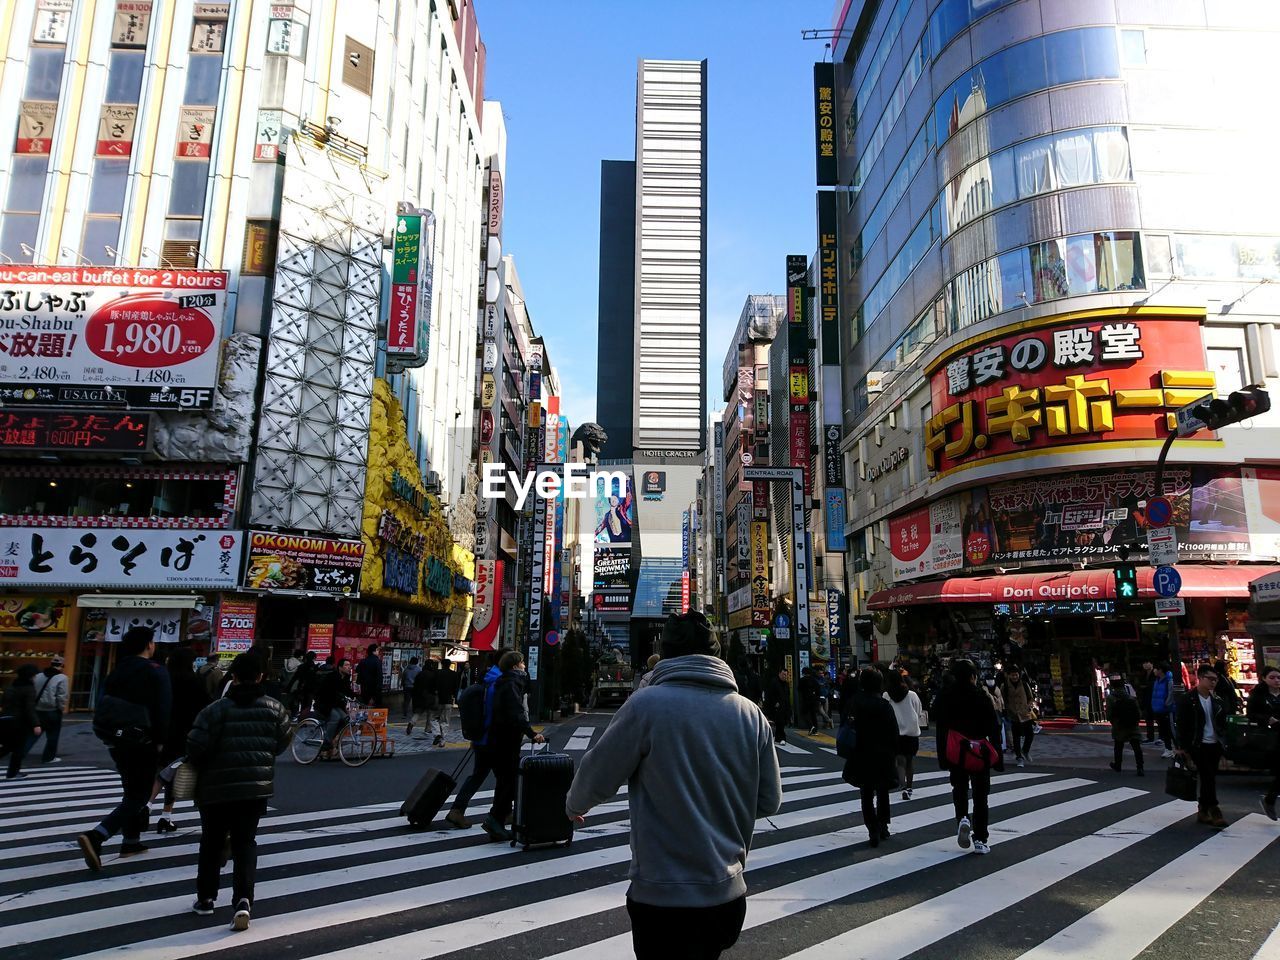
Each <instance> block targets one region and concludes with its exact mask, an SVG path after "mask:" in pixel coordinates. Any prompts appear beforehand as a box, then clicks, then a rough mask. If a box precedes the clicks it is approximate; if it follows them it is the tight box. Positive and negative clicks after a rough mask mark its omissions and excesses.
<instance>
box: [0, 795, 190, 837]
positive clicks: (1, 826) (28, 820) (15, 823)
mask: <svg viewBox="0 0 1280 960" xmlns="http://www.w3.org/2000/svg"><path fill="white" fill-rule="evenodd" d="M98 802H99V804H101V806H102V812H103V814H106V813H107V812H108V811H109V810H110V809H111V808H112V807H114V806H115V805H116V804H117V803H119V802H120V794H119V793H118V792H117V793H114V794H108V795H106V796H104V797H103V798H102V799H101V800H99V801H98ZM193 807H195V804H194V803H193V802H191V801H190V800H179V801H178V802H177V803H175V804H174V805H173V809H174V810H190V809H192V808H193ZM84 816H85V811H83V810H73V811H71V812H69V813H44V814H39V815H33V816H29V817H6V818H5V819H4V820H2V821H0V840H7V839H9V835H8V834H6V833H4V832H3V831H4V830H7V829H8V828H9V827H25V826H27V825H28V824H32V823H65V822H67V821H69V820H81V819H83V818H84ZM97 822H98V821H97V820H94V821H93V822H92V823H90V824H89V826H91V827H92V826H94V825H96V824H97Z"/></svg>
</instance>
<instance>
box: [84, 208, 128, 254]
mask: <svg viewBox="0 0 1280 960" xmlns="http://www.w3.org/2000/svg"><path fill="white" fill-rule="evenodd" d="M119 242H120V218H119V217H90V218H88V219H87V220H85V222H84V236H83V238H82V240H81V242H80V256H81V257H83V258H84V259H85V260H88V261H89V262H90V263H115V261H116V252H117V251H116V248H117V245H118V244H119Z"/></svg>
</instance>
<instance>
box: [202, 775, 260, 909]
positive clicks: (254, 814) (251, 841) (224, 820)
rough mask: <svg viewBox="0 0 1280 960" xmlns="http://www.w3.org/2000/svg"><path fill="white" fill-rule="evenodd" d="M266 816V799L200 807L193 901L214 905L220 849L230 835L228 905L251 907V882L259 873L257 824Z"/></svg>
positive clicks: (207, 804) (220, 855)
mask: <svg viewBox="0 0 1280 960" xmlns="http://www.w3.org/2000/svg"><path fill="white" fill-rule="evenodd" d="M266 812H267V800H266V798H265V797H263V798H261V799H257V800H232V801H229V802H227V803H206V804H203V805H201V807H200V865H199V866H198V867H197V868H196V898H197V899H199V900H210V901H217V899H218V875H219V874H220V873H221V872H222V849H223V845H224V844H225V843H226V842H227V835H228V834H230V835H231V859H232V861H233V862H234V866H233V867H232V871H231V902H232V903H233V904H234V903H239V902H240V901H241V900H248V901H249V903H250V904H252V903H253V878H254V875H255V874H256V873H257V871H258V841H257V835H258V821H259V820H260V819H261V818H262V815H263V814H264V813H266Z"/></svg>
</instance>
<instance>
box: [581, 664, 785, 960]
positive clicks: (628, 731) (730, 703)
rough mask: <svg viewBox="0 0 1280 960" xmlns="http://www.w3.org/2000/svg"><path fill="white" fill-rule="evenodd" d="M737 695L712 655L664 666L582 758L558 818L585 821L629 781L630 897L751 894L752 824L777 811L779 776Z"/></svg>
mask: <svg viewBox="0 0 1280 960" xmlns="http://www.w3.org/2000/svg"><path fill="white" fill-rule="evenodd" d="M736 690H737V684H735V683H734V679H733V674H732V672H731V671H730V670H729V667H728V666H727V665H726V664H725V663H724V661H723V660H720V659H719V658H717V657H711V656H702V655H693V656H685V657H672V658H669V659H666V660H663V661H662V662H660V663H659V664H658V665H657V666H656V667H655V668H654V669H653V680H652V682H651V683H650V684H649V686H648V687H646V688H645V689H644V690H639V691H637V692H636V693H635V694H634V695H632V696H631V697H629V698H628V699H627V702H626V703H624V704H623V705H622V706H621V707H620V708H619V709H618V712H617V713H616V714H615V715H614V717H613V720H612V721H611V722H610V724H609V726H608V728H607V729H606V730H605V732H604V734H603V736H601V737H600V738H599V739H598V740H597V741H596V743H595V744H593V745H592V747H591V749H590V750H589V751H587V754H586V756H584V757H583V758H582V765H581V766H580V767H579V768H578V772H577V774H576V775H575V776H574V778H573V785H572V786H571V787H570V788H569V794H568V796H567V797H566V798H565V813H567V814H568V815H569V816H571V817H572V816H575V815H581V814H585V813H586V812H587V811H588V810H590V809H591V808H592V807H595V806H596V805H598V804H601V803H604V802H605V801H607V800H610V799H612V798H613V797H614V796H615V795H616V793H617V791H618V788H619V787H621V786H622V785H623V784H627V798H626V799H627V804H628V805H629V807H630V813H631V868H630V871H629V875H630V878H631V889H630V890H629V891H628V894H627V895H628V896H629V897H630V898H631V899H633V900H636V901H637V902H639V903H647V904H651V905H654V906H662V907H710V906H716V905H718V904H723V903H728V902H730V901H732V900H735V899H737V898H738V897H741V896H743V895H744V894H745V893H746V891H747V885H746V882H745V880H744V878H743V871H744V869H745V867H746V861H747V853H748V851H749V850H750V849H751V839H752V833H753V831H754V830H755V824H756V820H757V819H759V818H760V817H768V816H772V815H773V814H774V813H777V811H778V807H779V806H780V805H781V803H782V780H781V777H780V776H779V772H778V755H777V753H776V752H775V751H774V747H773V735H772V733H771V732H770V730H769V724H768V723H767V722H766V721H765V718H764V716H763V715H762V714H761V712H760V709H759V708H758V707H757V706H756V705H755V704H753V703H751V702H750V701H749V700H747V699H746V698H745V697H740V696H738V695H737V693H736V692H735V691H736ZM674 955H676V954H673V956H674ZM678 955H679V956H684V955H685V954H682V953H681V954H678Z"/></svg>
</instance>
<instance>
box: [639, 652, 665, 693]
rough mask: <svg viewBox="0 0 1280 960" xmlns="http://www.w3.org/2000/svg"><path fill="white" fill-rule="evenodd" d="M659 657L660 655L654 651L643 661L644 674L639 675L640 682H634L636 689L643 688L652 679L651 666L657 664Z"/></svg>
mask: <svg viewBox="0 0 1280 960" xmlns="http://www.w3.org/2000/svg"><path fill="white" fill-rule="evenodd" d="M661 659H662V657H660V656H659V655H658V654H656V653H654V654H650V655H649V659H648V660H646V661H645V669H644V674H643V676H641V677H640V682H639V683H637V684H636V689H637V690H643V689H644V688H645V687H647V686H648V685H649V681H650V680H652V679H653V668H654V667H656V666H657V665H658V661H660V660H661Z"/></svg>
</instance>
